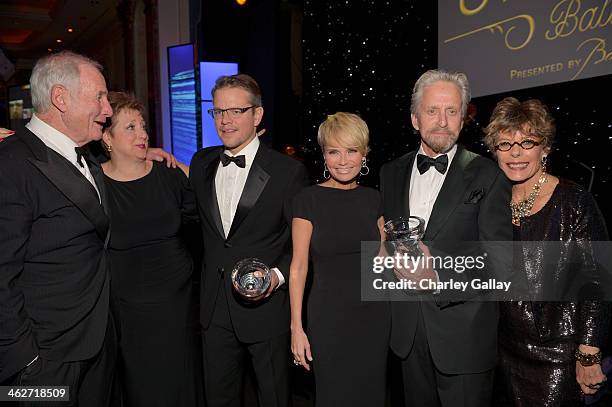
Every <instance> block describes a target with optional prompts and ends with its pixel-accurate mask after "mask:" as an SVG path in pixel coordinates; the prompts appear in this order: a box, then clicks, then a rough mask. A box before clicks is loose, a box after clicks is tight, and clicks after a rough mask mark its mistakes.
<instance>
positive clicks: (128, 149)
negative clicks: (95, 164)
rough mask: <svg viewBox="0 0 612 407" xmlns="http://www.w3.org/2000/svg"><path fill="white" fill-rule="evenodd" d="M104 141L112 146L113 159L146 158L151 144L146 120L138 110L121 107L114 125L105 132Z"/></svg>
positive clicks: (115, 117) (115, 116)
mask: <svg viewBox="0 0 612 407" xmlns="http://www.w3.org/2000/svg"><path fill="white" fill-rule="evenodd" d="M104 142H105V143H106V145H107V146H110V147H111V150H112V151H111V153H110V154H111V159H112V158H113V157H117V158H127V159H135V160H144V159H145V158H146V156H147V148H148V146H149V135H148V134H147V129H146V125H145V121H144V119H143V118H142V115H141V114H140V112H138V111H137V110H133V109H121V110H120V111H119V112H118V113H115V115H114V116H113V126H112V127H111V128H109V129H107V130H106V131H105V132H104Z"/></svg>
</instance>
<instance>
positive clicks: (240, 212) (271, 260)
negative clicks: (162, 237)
mask: <svg viewBox="0 0 612 407" xmlns="http://www.w3.org/2000/svg"><path fill="white" fill-rule="evenodd" d="M212 96H213V105H214V107H213V109H211V110H209V113H210V114H211V115H212V117H213V119H214V121H215V126H216V129H217V132H218V134H219V137H220V139H221V141H222V142H223V146H222V147H211V148H206V149H203V150H201V151H199V152H197V153H196V154H195V156H194V157H193V160H192V162H191V169H190V182H191V185H192V188H193V189H194V191H195V192H196V197H197V201H198V209H199V213H200V219H201V225H202V233H203V238H204V259H203V265H202V283H201V284H202V290H201V299H200V303H201V311H200V313H201V314H200V322H201V324H202V342H203V356H204V380H205V394H206V399H207V405H208V406H209V407H220V406H240V405H241V398H242V382H243V375H244V372H245V368H246V363H247V361H249V362H250V363H252V366H253V369H254V371H255V376H256V380H257V389H258V391H257V393H258V397H259V402H260V405H261V406H266V407H284V406H287V405H289V402H290V401H289V380H288V374H289V372H288V369H289V366H290V359H289V299H288V295H287V288H286V287H287V284H286V283H285V282H287V281H288V272H289V264H290V262H291V253H290V248H291V243H290V236H291V230H290V225H291V218H292V216H291V211H290V208H291V203H292V200H293V196H294V195H295V194H296V192H297V191H299V190H300V189H301V188H302V187H303V186H305V185H306V184H307V183H308V177H307V172H306V169H305V167H304V166H303V165H302V164H301V163H299V162H298V161H296V160H293V159H292V158H289V157H287V156H284V155H282V154H280V153H278V152H276V151H274V150H271V149H270V148H268V147H266V146H265V145H264V144H262V143H260V142H259V139H258V137H257V126H258V125H259V124H260V122H261V119H262V116H263V107H262V102H261V91H260V89H259V86H258V85H257V82H255V80H254V79H253V78H251V77H250V76H248V75H244V74H240V75H234V76H222V77H220V78H219V79H218V80H217V82H216V84H215V87H214V88H213V91H212ZM250 257H255V258H259V259H261V260H262V261H263V262H264V263H266V264H268V265H269V266H270V267H273V268H274V269H273V273H272V284H271V285H270V288H269V289H268V291H267V292H266V294H265V298H261V299H259V300H258V301H255V302H248V301H245V300H244V299H242V298H240V297H239V296H238V295H236V293H235V292H234V291H233V289H232V284H231V281H230V280H231V278H230V277H231V272H232V269H233V267H234V265H235V264H236V263H237V262H238V261H240V260H242V259H244V258H250Z"/></svg>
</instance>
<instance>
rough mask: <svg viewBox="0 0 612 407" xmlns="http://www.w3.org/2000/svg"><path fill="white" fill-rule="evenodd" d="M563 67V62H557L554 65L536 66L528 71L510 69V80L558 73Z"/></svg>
mask: <svg viewBox="0 0 612 407" xmlns="http://www.w3.org/2000/svg"><path fill="white" fill-rule="evenodd" d="M564 67H565V65H564V64H563V62H557V63H556V64H548V65H542V66H536V67H534V68H528V69H511V70H510V80H515V79H525V78H530V77H532V76H540V75H544V74H547V73H552V72H560V71H562V70H563V68H564Z"/></svg>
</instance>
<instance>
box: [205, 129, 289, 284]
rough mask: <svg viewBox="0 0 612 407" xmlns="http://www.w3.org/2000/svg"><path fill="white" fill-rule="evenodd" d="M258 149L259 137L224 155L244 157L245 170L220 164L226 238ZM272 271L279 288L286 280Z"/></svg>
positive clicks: (217, 182) (219, 188)
mask: <svg viewBox="0 0 612 407" xmlns="http://www.w3.org/2000/svg"><path fill="white" fill-rule="evenodd" d="M258 149H259V137H255V138H254V139H253V140H252V141H251V142H250V143H249V144H247V145H246V147H244V148H243V149H242V150H240V152H238V153H237V154H236V155H234V154H232V153H230V152H229V151H225V152H224V153H223V154H227V155H228V156H230V157H234V156H238V155H244V158H245V163H246V165H245V167H244V168H240V167H238V166H237V165H236V164H235V163H233V162H230V163H229V164H228V165H227V166H225V167H224V166H223V164H222V163H221V162H219V167H218V168H217V174H216V175H215V190H216V191H217V202H218V204H219V213H220V214H221V223H222V224H223V233H225V237H226V238H227V235H228V234H229V231H230V229H231V227H232V223H233V222H234V216H236V209H237V208H238V202H240V197H241V196H242V191H243V190H244V185H245V184H246V180H247V177H248V175H249V171H250V170H251V167H252V166H253V161H254V160H255V155H256V154H257V150H258ZM272 270H274V272H275V273H276V275H277V277H278V281H279V283H278V286H277V287H276V288H278V287H280V286H281V285H282V284H283V283H284V282H285V278H284V277H283V274H282V273H281V272H280V270H278V269H277V268H273V269H272Z"/></svg>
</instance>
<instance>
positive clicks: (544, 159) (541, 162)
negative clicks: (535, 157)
mask: <svg viewBox="0 0 612 407" xmlns="http://www.w3.org/2000/svg"><path fill="white" fill-rule="evenodd" d="M547 162H548V157H547V156H545V155H544V156H542V160H541V161H540V165H541V167H542V174H545V173H546V163H547Z"/></svg>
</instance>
